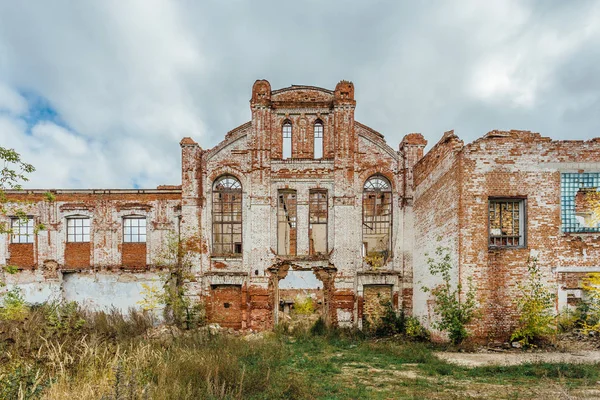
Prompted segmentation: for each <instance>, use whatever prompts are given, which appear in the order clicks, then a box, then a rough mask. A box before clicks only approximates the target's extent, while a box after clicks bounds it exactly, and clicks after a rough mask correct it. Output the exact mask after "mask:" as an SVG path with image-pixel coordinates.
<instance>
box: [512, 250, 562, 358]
mask: <svg viewBox="0 0 600 400" xmlns="http://www.w3.org/2000/svg"><path fill="white" fill-rule="evenodd" d="M527 271H528V273H529V276H528V277H527V280H526V281H525V282H524V283H521V284H519V290H520V292H521V294H520V296H519V297H518V298H517V309H518V311H519V323H518V327H517V329H515V331H514V332H513V333H512V335H511V337H510V340H511V341H518V342H519V343H521V344H522V345H523V346H525V347H532V346H535V345H534V342H535V341H539V340H541V339H545V338H547V337H549V336H553V335H554V334H555V333H556V325H555V323H556V316H555V315H554V314H553V308H554V298H555V296H554V294H553V293H551V292H550V290H549V289H548V288H547V287H546V286H545V285H544V283H543V282H542V274H541V271H540V268H539V266H538V263H537V258H535V257H531V258H529V259H528V260H527Z"/></svg>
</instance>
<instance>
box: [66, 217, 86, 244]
mask: <svg viewBox="0 0 600 400" xmlns="http://www.w3.org/2000/svg"><path fill="white" fill-rule="evenodd" d="M67 241H68V242H89V241H90V219H89V218H87V217H74V218H68V219H67Z"/></svg>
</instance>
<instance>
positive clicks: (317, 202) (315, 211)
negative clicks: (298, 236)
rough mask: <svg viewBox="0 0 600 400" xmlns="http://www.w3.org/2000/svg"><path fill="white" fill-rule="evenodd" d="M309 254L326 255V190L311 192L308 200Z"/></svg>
mask: <svg viewBox="0 0 600 400" xmlns="http://www.w3.org/2000/svg"><path fill="white" fill-rule="evenodd" d="M308 215H309V217H308V240H309V246H310V254H326V253H327V217H328V213H327V190H311V191H310V193H309V199H308Z"/></svg>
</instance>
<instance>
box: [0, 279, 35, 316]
mask: <svg viewBox="0 0 600 400" xmlns="http://www.w3.org/2000/svg"><path fill="white" fill-rule="evenodd" d="M28 313H29V307H28V306H27V304H26V303H25V299H24V298H23V295H22V294H21V289H20V288H19V287H17V286H15V287H14V288H12V289H11V290H9V291H8V292H6V293H4V295H3V296H2V300H1V302H0V320H4V321H22V320H24V319H25V317H27V314H28Z"/></svg>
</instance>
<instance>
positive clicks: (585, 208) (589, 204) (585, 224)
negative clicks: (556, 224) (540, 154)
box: [560, 172, 600, 232]
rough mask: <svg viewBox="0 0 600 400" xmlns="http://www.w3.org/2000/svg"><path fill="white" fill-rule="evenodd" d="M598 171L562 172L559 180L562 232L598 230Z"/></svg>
mask: <svg viewBox="0 0 600 400" xmlns="http://www.w3.org/2000/svg"><path fill="white" fill-rule="evenodd" d="M599 190H600V173H598V172H585V173H563V174H561V182H560V195H561V196H560V197H561V220H562V231H563V232H600V191H599Z"/></svg>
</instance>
